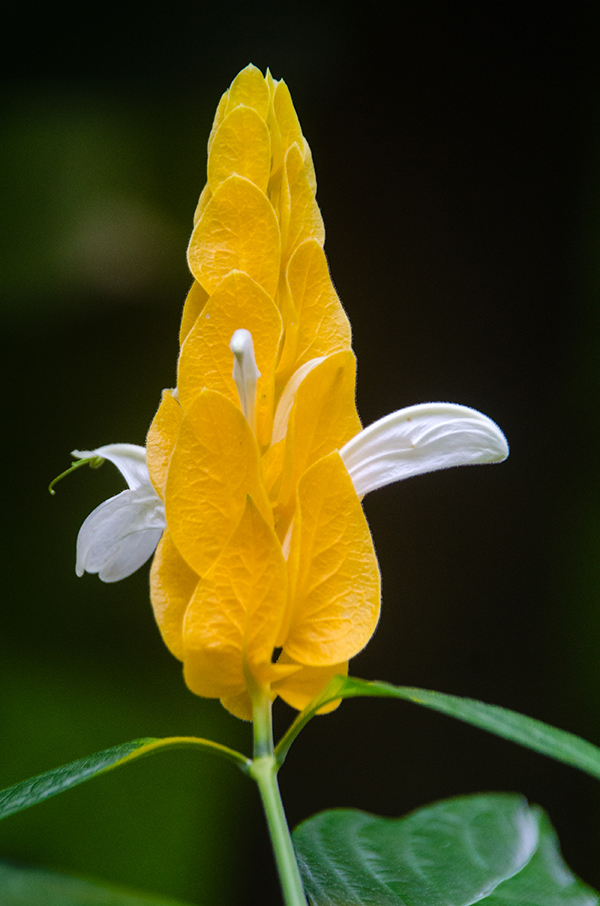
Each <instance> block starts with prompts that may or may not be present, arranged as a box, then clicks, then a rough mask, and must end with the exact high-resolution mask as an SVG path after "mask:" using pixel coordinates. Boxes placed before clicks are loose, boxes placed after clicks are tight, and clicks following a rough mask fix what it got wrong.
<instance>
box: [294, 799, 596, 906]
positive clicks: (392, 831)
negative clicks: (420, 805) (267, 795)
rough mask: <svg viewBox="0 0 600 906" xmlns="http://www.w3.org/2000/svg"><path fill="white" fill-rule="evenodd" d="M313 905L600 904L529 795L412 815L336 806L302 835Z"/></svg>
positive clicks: (441, 805)
mask: <svg viewBox="0 0 600 906" xmlns="http://www.w3.org/2000/svg"><path fill="white" fill-rule="evenodd" d="M293 839H294V846H295V849H296V853H297V855H298V859H299V864H300V870H301V873H302V877H303V882H304V885H305V888H306V892H307V894H308V896H309V898H310V902H311V904H312V906H408V904H410V906H467V904H471V903H475V902H477V903H483V904H486V906H508V904H509V903H510V904H512V906H555V904H556V906H558V904H561V906H595V904H597V903H598V896H597V895H596V894H595V893H594V892H593V891H592V890H591V889H590V888H588V887H587V886H586V885H584V884H583V883H582V882H581V881H579V880H578V879H577V878H575V876H574V875H573V874H572V873H571V872H570V871H569V869H568V868H567V866H566V865H565V863H564V861H563V859H562V857H561V855H560V851H559V849H558V845H557V841H556V837H555V834H554V831H553V830H552V827H551V825H550V823H549V821H548V819H547V817H546V815H545V814H544V813H543V812H542V810H541V809H539V808H537V807H536V806H533V807H532V806H530V805H529V804H528V803H527V802H526V800H525V799H523V798H522V797H521V796H518V795H513V794H506V793H502V794H488V795H482V796H465V797H461V798H457V799H450V800H447V801H444V802H438V803H436V804H435V805H431V806H428V807H427V808H424V809H421V810H420V811H418V812H414V813H413V814H411V815H408V816H407V817H404V818H399V819H392V818H379V817H377V816H375V815H369V814H367V813H366V812H359V811H354V810H351V809H336V810H332V811H327V812H322V813H321V814H319V815H315V816H314V817H313V818H310V819H309V820H308V821H305V822H304V823H303V824H301V825H300V826H299V827H298V828H296V830H295V831H294V834H293Z"/></svg>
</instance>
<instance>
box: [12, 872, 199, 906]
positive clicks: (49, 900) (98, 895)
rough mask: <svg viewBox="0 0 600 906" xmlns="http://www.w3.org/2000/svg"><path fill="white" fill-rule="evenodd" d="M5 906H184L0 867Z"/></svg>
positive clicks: (117, 889)
mask: <svg viewBox="0 0 600 906" xmlns="http://www.w3.org/2000/svg"><path fill="white" fill-rule="evenodd" d="M0 903H2V906H185V904H184V903H181V902H180V901H177V902H176V901H175V900H167V899H164V898H163V897H155V896H152V895H151V894H144V893H134V892H132V891H127V890H122V889H120V888H117V887H112V886H107V885H105V884H96V883H93V882H92V881H82V880H80V879H79V878H71V877H68V876H66V875H60V874H55V873H54V872H50V871H39V870H37V869H33V870H32V869H24V868H17V867H16V866H12V865H6V864H4V863H0Z"/></svg>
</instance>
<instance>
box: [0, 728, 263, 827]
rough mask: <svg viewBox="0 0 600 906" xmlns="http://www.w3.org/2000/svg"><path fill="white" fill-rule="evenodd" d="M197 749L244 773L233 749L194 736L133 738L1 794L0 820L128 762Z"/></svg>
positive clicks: (243, 763)
mask: <svg viewBox="0 0 600 906" xmlns="http://www.w3.org/2000/svg"><path fill="white" fill-rule="evenodd" d="M189 747H192V748H199V749H201V750H203V751H206V752H210V753H211V754H214V755H220V756H222V757H223V758H226V759H227V760H228V761H232V762H234V764H237V766H238V767H240V768H241V769H242V770H243V771H247V769H248V767H249V765H250V763H251V762H250V760H249V759H248V758H245V757H244V756H243V755H241V754H240V753H239V752H236V751H235V750H234V749H229V748H227V746H222V745H220V744H219V743H216V742H212V741H211V740H209V739H200V738H198V737H196V736H171V737H167V738H165V739H151V738H150V739H135V740H133V742H126V743H123V744H122V745H120V746H113V748H112V749H104V751H102V752H96V753H95V754H94V755H88V756H87V757H86V758H79V759H78V760H77V761H72V762H71V763H70V764H64V765H62V766H61V767H60V768H54V770H52V771H46V772H45V773H43V774H37V775H36V776H35V777H30V778H29V779H28V780H23V781H21V783H16V784H15V785H14V786H10V787H8V788H7V789H5V790H2V792H0V819H1V818H6V817H8V815H12V814H14V813H15V812H20V811H21V810H22V809H24V808H29V806H30V805H36V803H38V802H43V801H44V800H45V799H49V798H50V797H51V796H56V795H57V794H58V793H62V792H63V791H64V790H68V789H70V788H71V787H73V786H77V785H78V784H80V783H83V782H84V781H85V780H89V779H90V778H91V777H95V776H96V775H97V774H102V773H103V772H104V771H110V770H113V769H114V768H117V767H120V766H121V765H123V764H126V763H127V762H129V761H133V760H134V759H137V758H141V757H143V756H146V755H152V754H154V753H156V752H161V751H164V750H165V749H167V748H168V749H173V748H189Z"/></svg>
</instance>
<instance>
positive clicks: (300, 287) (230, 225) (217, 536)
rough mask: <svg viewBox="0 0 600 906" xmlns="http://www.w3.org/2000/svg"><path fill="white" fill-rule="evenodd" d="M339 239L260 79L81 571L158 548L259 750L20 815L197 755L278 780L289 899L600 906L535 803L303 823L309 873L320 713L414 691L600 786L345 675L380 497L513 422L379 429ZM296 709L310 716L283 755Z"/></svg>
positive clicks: (285, 104) (291, 127) (237, 105)
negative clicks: (314, 730)
mask: <svg viewBox="0 0 600 906" xmlns="http://www.w3.org/2000/svg"><path fill="white" fill-rule="evenodd" d="M324 239H325V231H324V227H323V221H322V219H321V214H320V211H319V208H318V205H317V202H316V179H315V173H314V169H313V164H312V158H311V153H310V149H309V146H308V143H307V141H306V139H305V138H304V136H303V134H302V130H301V127H300V124H299V122H298V118H297V116H296V112H295V110H294V106H293V104H292V100H291V97H290V93H289V91H288V88H287V86H286V84H285V82H283V81H280V82H277V81H275V80H274V79H273V78H272V77H271V75H270V73H269V72H267V74H266V76H263V75H262V73H261V72H260V71H259V70H258V69H256V68H255V67H254V66H248V67H246V68H245V69H244V70H242V72H240V73H239V75H238V76H237V77H236V78H235V79H234V81H233V83H232V85H231V87H230V88H229V90H228V91H226V92H225V94H224V95H223V97H222V98H221V101H220V103H219V106H218V109H217V113H216V117H215V121H214V124H213V128H212V131H211V134H210V138H209V142H208V166H207V182H206V185H205V187H204V189H203V191H202V193H201V195H200V200H199V203H198V207H197V210H196V213H195V217H194V227H193V231H192V236H191V239H190V244H189V249H188V262H189V266H190V270H191V273H192V276H193V283H192V287H191V289H190V291H189V294H188V297H187V300H186V302H185V305H184V308H183V315H182V319H181V329H180V345H181V349H180V355H179V362H178V371H177V386H176V387H175V388H173V389H169V390H164V391H163V394H162V400H161V402H160V405H159V407H158V411H157V413H156V415H155V417H154V420H153V422H152V424H151V425H150V429H149V431H148V437H147V443H146V447H145V448H144V447H138V446H134V445H131V444H127V443H121V444H109V445H106V446H100V447H98V448H96V449H95V450H89V451H75V452H74V454H73V455H74V456H75V462H74V463H73V465H72V467H71V469H74V468H78V467H79V466H81V465H83V464H85V463H89V464H90V465H91V466H92V467H96V466H98V465H100V464H101V463H102V462H103V461H104V460H109V461H110V462H112V463H113V464H114V465H116V466H117V468H118V469H119V470H120V472H121V473H122V475H123V477H124V478H125V481H126V482H127V485H128V487H127V489H126V490H124V491H122V492H121V493H120V494H117V495H116V496H115V497H112V498H111V499H109V500H107V501H105V502H104V503H102V504H101V505H100V506H99V507H97V508H96V509H95V510H94V511H93V512H92V513H91V514H90V515H89V516H88V518H87V519H86V520H85V522H84V523H83V525H82V527H81V530H80V532H79V537H78V541H77V566H76V569H77V573H78V575H83V573H84V572H86V571H87V572H91V573H99V575H100V578H101V579H103V580H104V581H106V582H115V581H117V580H120V579H124V578H125V577H127V576H128V575H130V574H131V573H132V572H134V571H135V570H136V569H138V568H139V567H141V566H142V565H143V564H144V563H145V562H146V561H147V560H148V559H149V557H151V556H152V555H154V559H153V563H152V567H151V598H152V605H153V608H154V614H155V617H156V621H157V624H158V627H159V629H160V632H161V634H162V637H163V639H164V641H165V643H166V645H167V646H168V648H169V649H170V651H171V652H172V653H173V654H174V655H175V657H176V658H178V659H179V660H180V661H181V662H182V663H183V671H184V676H185V681H186V683H187V685H188V687H189V688H190V689H191V690H192V692H195V693H196V694H197V695H200V696H204V697H208V698H219V699H220V700H221V702H222V703H223V705H224V706H225V708H227V709H228V710H229V711H231V712H232V713H233V714H235V715H237V716H238V717H240V718H243V719H247V720H252V721H253V731H254V753H253V758H248V757H246V756H244V755H243V754H241V753H239V752H236V751H234V750H232V749H228V748H227V747H225V746H222V745H220V744H218V743H215V742H212V741H210V740H205V739H199V738H196V737H174V738H172V739H171V738H170V739H163V740H157V739H145V740H136V741H134V742H133V743H129V744H126V745H125V746H120V747H116V748H115V749H111V750H107V751H106V752H103V753H99V755H98V756H92V759H91V760H90V759H85V760H84V762H85V764H83V762H82V765H83V766H82V767H81V770H80V766H79V763H76V764H75V765H68V766H67V767H66V769H59V772H48V774H47V775H42V777H41V778H36V779H35V783H33V784H32V783H31V782H28V785H17V787H14V788H12V789H11V790H9V791H6V795H5V800H4V801H5V804H6V803H9V806H10V809H11V810H12V811H16V810H17V809H18V808H22V807H24V805H23V803H24V802H25V804H32V802H34V801H40V800H41V799H44V798H47V796H49V795H53V794H54V793H55V792H59V791H60V790H61V789H64V788H67V787H68V786H72V785H73V784H74V783H78V782H81V780H82V779H86V778H87V777H88V776H90V775H91V774H93V773H98V772H100V771H102V770H106V768H107V766H108V767H111V766H115V765H117V764H121V763H123V762H124V761H130V760H132V759H133V758H135V757H138V756H139V755H142V754H147V753H149V752H151V751H158V750H161V749H164V748H166V747H168V746H170V745H177V746H181V745H191V746H196V747H200V748H201V749H204V750H205V751H211V752H213V753H215V754H219V755H222V756H224V757H225V758H228V759H229V760H230V761H233V762H234V763H236V764H237V765H238V766H239V767H240V768H241V769H242V770H243V771H244V772H245V773H247V774H249V775H250V776H251V777H252V778H253V779H254V780H255V781H256V782H257V784H258V787H259V790H260V793H261V797H262V801H263V805H264V810H265V815H266V818H267V823H268V827H269V831H270V834H271V839H272V842H273V849H274V853H275V857H276V862H277V867H278V871H279V877H280V880H281V886H282V891H283V895H284V899H285V902H286V904H288V906H305V904H306V902H307V901H306V895H307V894H308V896H309V897H310V900H311V903H312V904H315V906H359V904H360V906H362V904H363V903H365V902H372V903H379V902H382V903H383V902H385V903H386V904H388V903H389V904H390V906H393V904H397V906H401V904H405V903H406V902H411V903H414V904H416V906H418V904H420V906H431V903H432V902H433V901H434V900H435V902H436V904H439V906H450V904H451V903H452V904H455V906H458V904H459V903H460V904H466V903H472V902H476V901H477V902H479V901H481V902H483V901H484V899H485V898H486V897H487V895H488V894H490V893H493V891H494V890H495V889H496V888H497V887H498V885H504V886H503V890H502V893H503V895H505V897H504V898H505V899H510V900H511V902H517V901H518V902H520V901H519V900H518V896H519V895H518V890H520V889H521V888H519V887H518V885H519V884H524V885H525V887H524V888H523V889H525V888H526V889H527V890H528V891H530V890H536V891H540V890H541V891H542V894H543V895H542V898H541V899H539V898H538V899H537V900H535V903H536V904H537V903H540V904H542V903H547V902H550V899H549V898H551V895H554V893H555V892H556V889H557V887H556V885H557V884H559V881H560V884H562V887H561V888H560V889H561V890H564V888H565V884H566V882H567V881H568V883H569V884H570V885H571V886H570V887H569V890H570V891H571V892H573V893H574V894H575V895H576V898H575V899H571V900H569V903H571V904H572V906H583V904H584V903H585V904H591V903H595V904H597V902H598V901H597V899H593V898H592V899H589V897H588V896H587V893H586V891H587V888H586V889H585V890H584V888H583V886H582V885H580V884H579V882H576V881H575V880H574V879H573V876H572V875H570V873H569V872H568V870H567V869H566V867H565V866H564V863H562V861H561V859H560V856H559V854H558V850H557V849H556V844H555V841H554V838H553V837H552V832H551V830H549V828H548V825H547V823H545V819H543V817H542V815H541V812H540V811H539V810H536V809H531V808H530V807H529V806H528V805H527V803H525V802H524V801H523V800H521V799H520V798H519V797H502V796H498V797H494V796H487V797H482V796H476V797H466V798H465V799H457V800H451V801H450V802H449V803H448V804H446V803H441V804H440V805H438V806H434V807H432V808H430V809H424V810H423V811H422V812H418V813H416V814H415V815H412V816H410V817H409V818H407V819H401V821H399V822H389V821H388V822H387V823H386V822H385V821H383V819H376V818H373V817H372V816H366V815H365V814H364V813H358V812H352V811H343V812H325V813H323V815H320V816H316V817H315V818H312V819H309V820H308V821H306V822H305V823H304V824H303V825H301V826H300V828H298V830H297V831H295V834H294V839H295V845H296V852H297V853H298V854H299V856H300V865H301V868H302V877H301V874H300V871H299V867H298V862H297V860H296V852H295V851H294V848H293V846H292V841H291V837H290V834H289V830H288V827H287V822H286V818H285V813H284V811H283V805H282V802H281V797H280V795H279V790H278V786H277V779H276V778H277V771H278V770H279V768H280V766H281V764H282V763H283V761H284V759H285V756H286V753H287V751H288V749H289V747H290V745H291V743H292V742H293V740H294V739H295V737H296V736H297V734H298V733H299V732H300V730H301V729H302V728H303V727H304V726H305V724H306V723H307V722H308V720H309V719H310V718H311V717H312V716H313V715H314V714H316V713H324V712H326V711H328V710H331V709H332V708H335V707H336V705H337V704H339V701H340V700H341V699H343V698H351V697H353V696H356V695H379V696H386V697H395V698H404V699H409V700H410V701H413V702H418V703H419V704H422V705H424V706H425V707H429V708H433V709H435V710H438V711H442V712H444V713H447V714H451V715H453V716H455V717H459V718H460V719H462V720H465V721H468V722H470V723H472V724H475V725H476V726H480V727H484V728H485V729H487V730H490V731H492V732H494V733H497V734H498V735H500V736H504V737H507V738H509V739H512V740H514V741H517V742H520V743H522V744H523V745H527V746H529V747H530V748H534V749H537V750H538V751H542V752H544V753H546V754H548V755H551V756H553V757H555V758H558V759H561V760H563V761H567V762H568V763H570V764H576V765H578V766H579V767H581V768H582V769H583V770H587V771H588V772H589V773H592V774H594V775H595V776H598V777H600V751H598V750H597V749H595V747H594V746H591V745H590V744H589V743H585V742H583V741H582V740H578V739H577V738H576V737H572V736H570V735H569V734H566V733H564V732H562V731H558V730H555V729H553V728H550V727H547V726H546V725H544V724H541V723H540V722H539V721H535V720H533V719H531V718H525V717H523V716H522V715H517V714H514V712H510V711H505V710H503V709H500V708H494V707H493V706H490V705H484V704H482V703H481V702H475V701H472V700H469V699H459V698H457V697H455V696H449V695H442V694H441V693H436V692H429V691H425V690H416V689H410V688H406V687H393V686H390V685H388V684H385V683H376V682H371V683H367V682H365V681H364V680H359V679H353V678H350V677H348V676H347V673H348V661H349V660H350V659H352V658H353V657H354V656H355V655H356V654H357V653H358V652H359V651H360V650H361V649H362V648H363V647H364V645H366V643H367V642H368V641H369V639H370V638H371V636H372V635H373V632H374V630H375V627H376V624H377V620H378V616H379V607H380V582H379V569H378V565H377V559H376V556H375V550H374V547H373V541H372V538H371V534H370V531H369V528H368V525H367V523H366V520H365V517H364V514H363V510H362V498H363V496H364V495H365V494H367V493H369V492H371V491H373V490H375V489H377V488H380V487H383V486H385V485H387V484H389V483H391V482H395V481H399V480H401V479H404V478H408V477H410V476H411V475H417V474H421V473H423V472H428V471H433V470H436V469H445V468H449V467H451V466H458V465H468V464H472V463H489V462H499V461H501V460H503V459H504V458H505V457H506V456H507V455H508V446H507V443H506V440H505V437H504V435H503V433H502V432H501V430H500V429H499V428H498V427H497V425H496V424H495V423H494V422H493V421H491V420H490V419H489V418H487V417H486V416H485V415H482V414H481V413H479V412H476V411H475V410H473V409H470V408H468V407H466V406H460V405H456V404H451V403H425V404H423V405H416V406H411V407H409V408H407V409H401V410H399V411H397V412H392V413H391V414H390V415H388V416H386V417H385V418H382V419H381V420H380V421H378V422H376V423H375V424H373V425H370V426H369V427H367V428H365V429H363V428H362V426H361V423H360V420H359V417H358V414H357V411H356V405H355V377H356V363H355V358H354V354H353V352H352V348H351V332H350V325H349V322H348V318H347V317H346V314H345V312H344V310H343V308H342V306H341V304H340V300H339V299H338V296H337V294H336V292H335V289H334V287H333V284H332V282H331V278H330V276H329V270H328V267H327V261H326V259H325V254H324V252H323V244H324ZM71 469H70V470H68V471H71ZM65 474H66V473H65ZM61 477H62V476H61ZM277 696H280V697H281V698H282V699H284V700H285V701H286V702H287V703H288V704H290V705H291V706H292V707H294V708H296V709H298V710H299V711H300V712H301V713H300V714H299V715H298V717H297V718H296V720H295V721H294V722H293V724H292V725H291V727H290V728H289V730H288V731H287V733H286V734H285V735H284V737H283V738H282V739H281V740H280V741H279V743H278V745H277V746H276V747H275V746H274V743H273V734H272V728H271V708H272V703H273V701H274V700H275V699H276V698H277ZM94 759H96V761H94ZM90 764H92V767H91V768H90ZM63 770H64V771H67V774H66V775H65V774H64V773H62V774H60V771H63ZM58 774H60V776H58ZM25 787H26V788H25ZM6 808H7V809H8V806H6ZM6 813H8V811H6ZM490 841H491V842H490ZM474 853H475V855H476V857H477V858H476V859H474V857H473V854H474ZM515 879H517V880H516V884H515V883H513V882H514V881H515ZM557 879H559V880H557ZM565 879H566V881H565ZM303 881H304V884H303ZM571 881H573V883H571ZM563 882H565V883H563ZM560 884H559V886H560ZM304 885H305V886H306V891H305V887H304ZM510 885H513V886H512V887H511V886H510ZM432 891H434V892H435V896H433V895H432ZM544 891H546V892H547V894H548V895H547V896H546V894H545V893H544ZM582 891H583V894H582ZM580 895H581V896H582V897H583V899H582V898H581V896H580ZM544 897H545V899H544ZM577 897H579V899H577ZM500 899H501V900H502V902H504V899H502V897H500ZM494 902H496V901H494ZM527 902H528V903H529V902H530V900H529V899H528V900H527ZM531 902H532V903H533V900H531ZM552 902H554V900H552ZM561 902H563V900H561Z"/></svg>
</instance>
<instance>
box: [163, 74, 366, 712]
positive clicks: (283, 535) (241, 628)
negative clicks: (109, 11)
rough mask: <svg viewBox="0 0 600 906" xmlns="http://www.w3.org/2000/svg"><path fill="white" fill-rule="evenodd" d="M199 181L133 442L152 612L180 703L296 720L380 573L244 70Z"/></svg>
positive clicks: (289, 157) (342, 660)
mask: <svg viewBox="0 0 600 906" xmlns="http://www.w3.org/2000/svg"><path fill="white" fill-rule="evenodd" d="M207 170H208V179H207V185H206V187H205V188H204V190H203V192H202V194H201V196H200V201H199V204H198V208H197V210H196V214H195V218H194V223H195V225H194V230H193V233H192V237H191V240H190V245H189V250H188V260H189V265H190V269H191V271H192V273H193V275H194V284H193V285H192V288H191V290H190V293H189V295H188V298H187V300H186V303H185V306H184V311H183V316H182V323H181V331H180V342H181V353H180V358H179V365H178V386H177V390H176V391H165V393H164V394H163V399H162V402H161V405H160V407H159V410H158V412H157V414H156V417H155V419H154V421H153V423H152V426H151V428H150V432H149V434H148V440H147V460H148V467H149V471H150V477H151V480H152V482H153V484H154V487H155V489H156V492H157V493H158V494H159V496H160V497H161V499H162V500H163V501H164V506H165V514H166V522H167V529H166V531H165V533H164V535H163V538H162V540H161V542H160V544H159V546H158V548H157V551H156V555H155V558H154V563H153V566H152V573H151V588H152V602H153V606H154V611H155V614H156V619H157V622H158V625H159V627H160V630H161V633H162V635H163V638H164V640H165V643H166V644H167V645H168V647H169V649H170V650H171V651H172V652H173V654H175V656H176V657H178V658H180V659H181V660H182V661H183V663H184V675H185V678H186V681H187V683H188V685H189V687H190V689H192V691H193V692H196V693H197V694H199V695H203V696H208V697H216V698H220V699H221V700H222V701H223V704H224V705H225V707H227V708H228V709H229V710H230V711H232V712H233V713H234V714H237V715H238V716H240V717H244V718H251V716H252V706H251V696H252V693H253V690H257V689H261V690H262V692H263V693H264V691H265V690H269V689H270V690H271V695H272V696H275V695H280V696H281V697H282V698H283V699H285V700H286V701H287V702H288V703H289V704H291V705H292V706H294V707H296V708H302V707H303V706H304V705H305V704H307V702H308V701H309V700H310V699H311V698H313V697H314V696H315V695H317V694H318V693H319V692H320V691H321V689H322V688H323V687H324V686H325V685H326V683H327V682H328V681H329V679H330V678H331V677H332V676H334V675H335V674H336V673H344V672H346V671H347V662H348V659H349V658H351V657H353V656H354V655H355V654H357V652H358V651H359V650H360V649H361V648H362V647H363V646H364V645H365V644H366V642H367V641H368V640H369V638H370V636H371V635H372V633H373V631H374V629H375V626H376V623H377V619H378V615H379V597H380V588H379V571H378V567H377V561H376V558H375V552H374V549H373V545H372V541H371V536H370V533H369V529H368V526H367V524H366V521H365V518H364V515H363V512H362V508H361V505H360V501H359V499H358V497H357V495H356V491H355V489H354V486H353V483H352V480H351V479H350V476H349V474H348V472H347V470H346V467H345V466H344V464H343V462H342V459H341V457H340V456H339V453H338V452H337V451H338V450H339V449H340V448H341V447H342V446H343V445H344V444H345V443H346V442H347V441H348V440H349V439H350V438H352V437H354V436H355V435H356V434H357V433H358V432H359V431H360V428H361V425H360V421H359V418H358V415H357V412H356V407H355V402H354V394H355V390H354V388H355V371H356V364H355V359H354V355H353V353H352V351H351V348H350V341H351V337H350V325H349V323H348V319H347V317H346V315H345V313H344V310H343V308H342V306H341V304H340V301H339V299H338V297H337V294H336V292H335V290H334V288H333V284H332V282H331V278H330V276H329V271H328V268H327V262H326V259H325V255H324V253H323V249H322V246H323V242H324V235H325V234H324V228H323V222H322V219H321V214H320V211H319V208H318V205H317V202H316V199H315V192H316V180H315V175H314V169H313V164H312V157H311V154H310V149H309V147H308V144H307V142H306V140H305V138H304V136H303V135H302V130H301V128H300V123H299V122H298V118H297V116H296V112H295V110H294V106H293V104H292V100H291V97H290V93H289V91H288V89H287V86H286V85H285V83H284V82H277V81H275V80H274V79H273V78H272V77H271V75H270V73H268V72H267V75H266V77H263V75H262V74H261V73H260V71H259V70H258V69H256V68H255V67H254V66H247V67H246V68H245V69H244V70H242V72H241V73H239V75H238V76H237V77H236V78H235V79H234V81H233V83H232V85H231V87H230V88H229V90H228V91H227V92H226V93H225V94H224V95H223V98H222V99H221V102H220V104H219V107H218V109H217V114H216V116H215V122H214V124H213V128H212V131H211V135H210V138H209V154H208V168H207ZM240 329H244V330H247V331H249V332H250V334H251V336H252V340H253V344H254V353H255V358H256V365H257V367H258V370H259V372H260V377H259V378H258V382H257V386H256V433H254V431H253V428H252V426H251V425H250V424H249V422H248V421H247V420H246V418H245V416H244V414H243V411H242V408H241V404H240V399H239V394H238V386H237V385H236V381H235V380H234V378H233V377H232V367H233V356H232V353H231V350H230V348H229V344H230V342H231V338H232V335H233V334H234V332H235V331H237V330H240ZM278 649H282V651H281V652H279V651H278ZM275 652H276V653H279V657H278V658H277V657H274V653H275ZM274 661H276V662H275V663H274ZM331 707H333V706H329V708H328V709H330V708H331Z"/></svg>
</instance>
